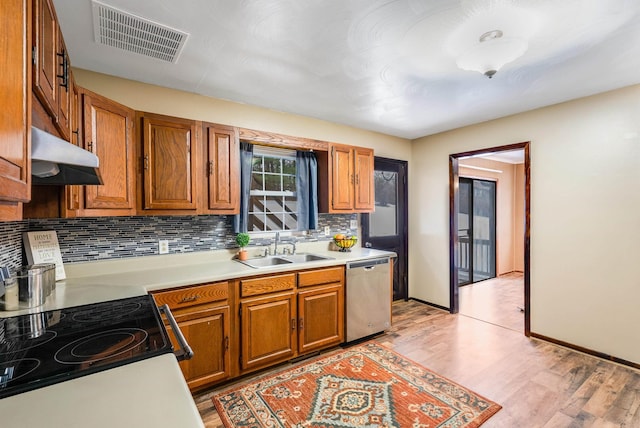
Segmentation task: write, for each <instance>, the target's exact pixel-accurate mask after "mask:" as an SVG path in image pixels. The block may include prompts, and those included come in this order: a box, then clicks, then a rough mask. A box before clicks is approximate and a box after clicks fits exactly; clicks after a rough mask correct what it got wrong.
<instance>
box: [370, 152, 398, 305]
mask: <svg viewBox="0 0 640 428" xmlns="http://www.w3.org/2000/svg"><path fill="white" fill-rule="evenodd" d="M374 186H375V211H374V212H373V213H369V214H363V215H362V245H363V246H364V247H368V248H374V249H377V250H386V251H393V252H395V253H396V254H397V255H398V257H397V258H395V259H394V265H393V299H394V300H399V299H405V300H406V299H407V298H408V277H407V274H408V272H407V270H408V258H407V257H408V254H407V251H408V234H407V222H408V209H407V208H408V207H407V162H406V161H400V160H394V159H386V158H379V157H376V158H375V171H374Z"/></svg>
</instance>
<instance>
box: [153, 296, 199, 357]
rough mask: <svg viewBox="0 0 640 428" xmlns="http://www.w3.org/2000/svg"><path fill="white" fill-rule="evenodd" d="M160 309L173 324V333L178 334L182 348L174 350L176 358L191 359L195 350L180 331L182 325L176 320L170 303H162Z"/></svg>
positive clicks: (177, 337)
mask: <svg viewBox="0 0 640 428" xmlns="http://www.w3.org/2000/svg"><path fill="white" fill-rule="evenodd" d="M158 309H159V310H160V313H163V314H165V315H166V317H167V320H168V321H169V324H170V325H171V329H172V330H173V333H174V334H175V335H176V339H178V345H179V346H180V349H179V350H178V351H174V354H175V356H176V359H177V360H178V361H183V360H190V359H191V358H192V357H193V350H192V349H191V347H190V346H189V344H188V343H187V340H186V339H185V338H184V335H183V334H182V332H181V331H180V327H178V323H177V322H176V319H175V318H174V317H173V314H172V313H171V310H170V309H169V305H162V306H160V307H159V308H158Z"/></svg>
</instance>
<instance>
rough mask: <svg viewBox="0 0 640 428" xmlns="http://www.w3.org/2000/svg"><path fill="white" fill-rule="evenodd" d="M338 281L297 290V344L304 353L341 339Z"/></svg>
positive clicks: (341, 305) (342, 298)
mask: <svg viewBox="0 0 640 428" xmlns="http://www.w3.org/2000/svg"><path fill="white" fill-rule="evenodd" d="M343 293H344V292H343V287H342V285H341V284H337V285H332V286H325V287H314V288H310V289H307V290H304V291H300V292H299V293H298V343H299V345H298V348H299V351H300V353H301V354H302V353H307V352H311V351H315V350H318V349H321V348H325V347H327V346H330V345H338V344H340V343H342V341H343V340H344V296H343Z"/></svg>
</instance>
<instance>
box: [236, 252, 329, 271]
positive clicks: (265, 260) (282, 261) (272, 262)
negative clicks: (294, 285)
mask: <svg viewBox="0 0 640 428" xmlns="http://www.w3.org/2000/svg"><path fill="white" fill-rule="evenodd" d="M332 259H333V257H326V256H319V255H317V254H310V253H300V254H289V255H283V256H267V257H256V258H254V259H249V260H236V261H237V262H240V263H242V264H245V265H247V266H250V267H252V268H256V269H258V268H264V267H271V266H279V265H288V264H295V263H308V262H315V261H318V260H332Z"/></svg>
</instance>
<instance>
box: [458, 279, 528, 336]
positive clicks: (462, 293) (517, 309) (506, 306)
mask: <svg viewBox="0 0 640 428" xmlns="http://www.w3.org/2000/svg"><path fill="white" fill-rule="evenodd" d="M458 297H459V299H460V300H459V301H460V309H459V311H460V313H461V314H462V315H466V316H468V317H472V318H476V319H479V320H481V321H485V322H489V323H491V324H495V325H499V326H501V327H505V328H510V329H511V330H515V331H518V332H523V331H524V275H523V274H522V273H519V272H514V273H508V274H506V275H501V276H499V277H498V278H493V279H487V280H484V281H481V282H476V283H475V284H469V285H465V286H462V287H459V288H458ZM521 309H522V310H521Z"/></svg>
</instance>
